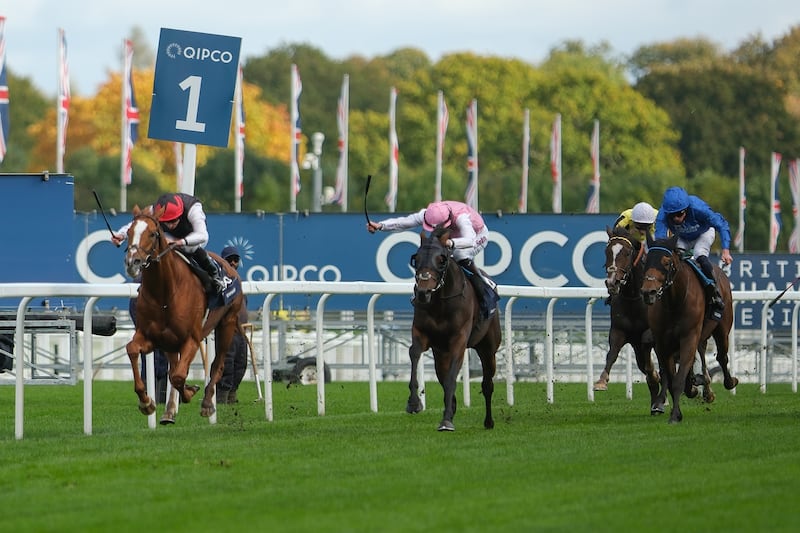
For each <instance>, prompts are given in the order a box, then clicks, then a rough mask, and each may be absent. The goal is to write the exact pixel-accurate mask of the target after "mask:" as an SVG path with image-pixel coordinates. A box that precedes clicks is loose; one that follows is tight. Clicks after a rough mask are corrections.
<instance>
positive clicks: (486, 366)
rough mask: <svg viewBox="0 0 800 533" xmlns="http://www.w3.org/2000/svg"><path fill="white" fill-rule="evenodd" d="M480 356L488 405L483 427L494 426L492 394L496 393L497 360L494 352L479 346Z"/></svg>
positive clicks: (483, 392) (482, 388) (482, 387)
mask: <svg viewBox="0 0 800 533" xmlns="http://www.w3.org/2000/svg"><path fill="white" fill-rule="evenodd" d="M477 350H478V356H479V357H480V360H481V368H482V369H483V379H482V380H481V394H483V401H484V403H485V405H486V416H485V417H484V419H483V427H485V428H486V429H492V428H494V418H492V395H493V394H494V379H493V378H494V373H495V371H496V370H497V361H496V359H495V354H494V353H493V352H487V351H486V348H485V347H483V346H481V347H478V349H477Z"/></svg>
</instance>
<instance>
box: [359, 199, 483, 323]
mask: <svg viewBox="0 0 800 533" xmlns="http://www.w3.org/2000/svg"><path fill="white" fill-rule="evenodd" d="M438 225H441V226H443V227H445V228H449V229H450V238H449V239H448V240H447V246H448V248H450V249H451V250H452V251H453V259H455V260H456V261H457V262H458V264H459V265H461V266H462V267H463V268H464V269H465V270H467V271H469V272H470V273H471V274H472V275H471V276H469V277H470V279H471V280H472V283H473V285H474V286H475V292H476V293H477V294H478V299H479V300H480V302H481V313H482V315H483V316H484V317H488V316H490V315H491V314H492V313H494V312H495V310H496V309H497V299H498V297H497V293H496V291H495V287H496V284H495V283H494V281H492V280H491V279H489V277H488V276H486V274H485V273H484V272H483V271H482V270H480V269H479V268H478V267H476V266H475V263H474V262H473V259H474V258H475V256H476V255H477V254H478V253H479V252H480V251H481V250H483V249H484V248H486V245H487V244H488V242H489V229H488V228H487V227H486V224H485V223H484V221H483V217H481V215H480V214H479V213H478V212H477V211H475V210H474V209H473V208H471V207H470V206H468V205H467V204H464V203H462V202H455V201H443V202H433V203H430V204H428V206H427V207H426V208H424V209H421V210H419V211H417V212H416V213H412V214H410V215H408V216H403V217H395V218H389V219H386V220H384V221H383V222H373V221H371V220H370V221H369V223H368V224H367V231H369V232H370V233H375V232H376V231H403V230H408V229H412V228H416V227H419V226H422V227H423V229H425V231H433V229H434V228H435V227H436V226H438Z"/></svg>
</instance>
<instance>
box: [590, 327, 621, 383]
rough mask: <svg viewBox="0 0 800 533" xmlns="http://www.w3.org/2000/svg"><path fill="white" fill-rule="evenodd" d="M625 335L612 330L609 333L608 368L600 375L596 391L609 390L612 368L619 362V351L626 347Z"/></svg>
mask: <svg viewBox="0 0 800 533" xmlns="http://www.w3.org/2000/svg"><path fill="white" fill-rule="evenodd" d="M625 342H626V341H625V335H624V333H623V332H622V331H620V330H617V329H611V330H609V332H608V353H606V366H605V368H603V371H602V372H601V373H600V378H599V379H598V380H597V381H595V383H594V390H596V391H604V390H608V378H609V376H610V374H611V367H612V366H614V363H616V362H617V357H619V351H620V350H621V349H622V347H623V346H625Z"/></svg>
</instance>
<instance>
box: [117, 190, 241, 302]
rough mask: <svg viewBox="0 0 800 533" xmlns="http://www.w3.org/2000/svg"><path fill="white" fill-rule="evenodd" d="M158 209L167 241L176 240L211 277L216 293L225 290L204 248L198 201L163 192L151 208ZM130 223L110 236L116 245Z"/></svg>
mask: <svg viewBox="0 0 800 533" xmlns="http://www.w3.org/2000/svg"><path fill="white" fill-rule="evenodd" d="M161 208H163V209H164V212H163V213H162V215H161V217H160V218H159V219H158V222H159V224H160V225H161V228H162V229H163V230H164V233H165V236H166V238H167V242H168V243H170V244H172V243H178V244H177V248H179V249H180V250H181V251H182V252H183V253H184V254H186V255H187V256H189V257H193V258H194V260H195V261H197V264H198V265H199V266H200V268H202V269H203V270H205V271H206V273H207V274H208V275H209V277H210V278H211V282H212V283H213V286H214V290H215V291H216V292H222V291H223V290H225V283H224V282H223V281H222V278H221V277H220V274H219V271H218V270H217V266H216V265H215V264H214V261H213V260H212V259H211V258H210V257H209V256H208V253H206V250H205V246H206V245H207V244H208V228H207V227H206V214H205V212H204V211H203V204H201V203H200V200H198V199H197V198H195V197H194V196H190V195H188V194H184V193H166V194H162V195H161V196H159V198H158V200H156V203H155V204H153V206H152V207H151V208H150V209H151V210H152V212H153V213H155V212H156V210H157V209H161ZM131 224H132V222H128V223H127V224H125V225H124V226H122V227H121V228H120V229H119V230H117V232H116V233H114V234H113V235H112V237H111V240H112V241H113V242H114V244H115V245H117V246H119V245H120V243H121V242H122V241H124V240H125V238H126V237H127V236H128V228H129V227H130V226H131Z"/></svg>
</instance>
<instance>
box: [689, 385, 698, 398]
mask: <svg viewBox="0 0 800 533" xmlns="http://www.w3.org/2000/svg"><path fill="white" fill-rule="evenodd" d="M699 392H700V391H699V390H698V389H697V387H695V386H694V385H692V388H691V389H689V390H687V391H686V397H687V398H697V394H698V393H699Z"/></svg>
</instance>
